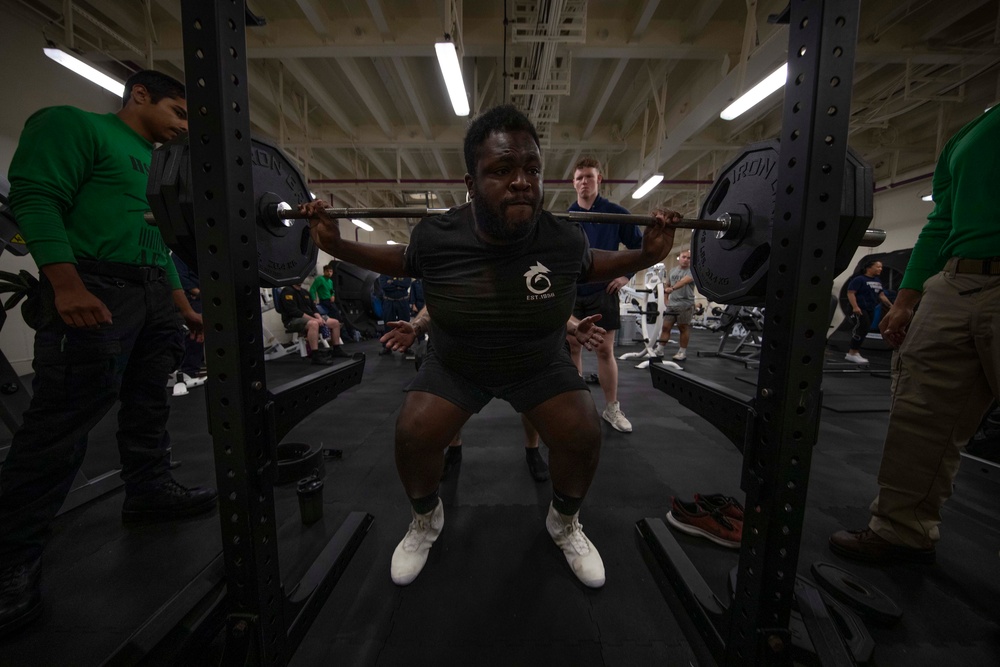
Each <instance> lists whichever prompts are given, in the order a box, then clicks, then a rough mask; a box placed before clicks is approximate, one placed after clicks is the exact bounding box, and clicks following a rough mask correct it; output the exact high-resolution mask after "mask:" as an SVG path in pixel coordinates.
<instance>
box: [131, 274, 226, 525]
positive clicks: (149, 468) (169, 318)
mask: <svg viewBox="0 0 1000 667" xmlns="http://www.w3.org/2000/svg"><path fill="white" fill-rule="evenodd" d="M145 289H146V292H147V300H146V302H147V303H149V304H151V305H150V306H149V308H148V309H146V310H145V321H144V322H142V323H141V324H140V327H141V328H139V330H138V332H137V335H136V337H135V339H134V342H133V346H132V348H131V350H128V351H127V358H126V360H125V370H124V373H123V376H122V385H121V392H120V399H121V410H119V412H118V451H119V452H120V454H121V460H122V474H121V475H122V481H123V482H125V503H124V505H123V507H122V518H123V520H125V521H126V522H134V521H164V520H173V519H179V518H183V517H188V516H194V515H197V514H202V513H205V512H210V511H211V510H212V509H213V508H214V507H215V498H216V493H215V490H214V489H206V488H193V489H187V488H185V487H183V486H181V485H180V484H177V483H176V482H175V481H174V480H173V478H172V477H171V476H170V472H169V468H170V451H169V448H170V435H169V434H168V433H167V419H168V417H169V416H170V404H169V402H168V401H169V394H168V392H167V390H166V381H167V376H168V375H169V374H170V370H171V369H172V368H173V367H174V366H175V365H176V363H177V360H178V359H179V358H180V355H181V353H182V349H183V343H182V340H183V338H182V333H181V330H180V326H179V318H178V316H177V314H176V311H175V310H174V309H173V308H172V307H171V306H172V302H171V300H170V290H169V286H168V285H167V284H166V283H165V282H153V283H147V284H146V286H145ZM153 304H159V307H157V306H156V305H153Z"/></svg>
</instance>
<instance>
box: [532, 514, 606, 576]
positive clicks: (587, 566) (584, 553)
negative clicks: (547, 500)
mask: <svg viewBox="0 0 1000 667" xmlns="http://www.w3.org/2000/svg"><path fill="white" fill-rule="evenodd" d="M579 516H580V513H579V512H577V513H576V514H574V515H573V516H572V517H568V516H564V515H562V514H560V513H559V512H557V511H556V509H555V508H554V507H552V505H551V504H550V505H549V514H548V516H546V517H545V528H546V530H548V531H549V535H551V536H552V541H553V542H555V543H556V546H557V547H559V548H560V549H562V552H563V555H564V556H566V562H567V563H569V567H570V569H571V570H573V574H575V575H576V578H577V579H579V580H580V581H581V582H583V585H584V586H589V587H590V588H600V587H601V586H603V585H604V561H603V560H601V554H599V553H597V547H595V546H594V543H593V542H591V541H590V540H589V539H587V536H586V535H584V534H583V526H581V525H580V521H579V519H578V517H579Z"/></svg>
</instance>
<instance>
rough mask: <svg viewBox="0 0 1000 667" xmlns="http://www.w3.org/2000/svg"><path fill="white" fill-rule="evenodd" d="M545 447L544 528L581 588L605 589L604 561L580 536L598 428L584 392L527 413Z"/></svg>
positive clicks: (598, 439) (597, 450)
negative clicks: (547, 492) (548, 500)
mask: <svg viewBox="0 0 1000 667" xmlns="http://www.w3.org/2000/svg"><path fill="white" fill-rule="evenodd" d="M525 416H526V417H527V418H528V420H529V421H530V422H531V423H532V424H533V425H534V426H535V428H536V429H537V430H538V434H539V435H540V436H541V438H542V439H543V440H545V442H546V444H547V445H548V446H549V466H550V472H551V476H552V506H551V507H550V508H549V514H548V516H547V517H546V521H545V525H546V528H547V529H548V531H549V535H551V536H552V539H553V540H554V541H555V543H556V544H557V545H558V546H559V547H560V548H561V549H562V551H563V554H564V555H565V556H566V561H567V562H568V563H569V565H570V568H571V569H572V570H573V573H574V574H575V575H576V576H577V578H579V579H580V581H581V582H583V583H584V584H585V585H587V586H589V587H591V588H600V587H601V586H603V585H604V579H605V577H604V562H603V561H602V560H601V555H600V554H599V553H598V552H597V549H596V548H595V547H594V545H593V543H592V542H591V541H590V540H589V539H588V538H587V536H586V535H584V533H583V528H582V526H581V525H580V522H579V520H578V515H579V512H580V506H581V505H582V504H583V500H584V498H585V497H586V495H587V490H588V489H589V488H590V484H591V482H592V481H593V479H594V473H595V472H596V471H597V463H598V461H599V459H600V452H601V425H600V421H599V420H598V417H597V410H596V409H595V408H594V401H593V400H592V399H591V397H590V393H589V392H587V391H568V392H564V393H562V394H558V395H557V396H554V397H552V398H550V399H548V400H546V401H544V402H543V403H541V404H540V405H538V406H536V407H534V408H532V409H531V410H528V411H527V412H526V413H525Z"/></svg>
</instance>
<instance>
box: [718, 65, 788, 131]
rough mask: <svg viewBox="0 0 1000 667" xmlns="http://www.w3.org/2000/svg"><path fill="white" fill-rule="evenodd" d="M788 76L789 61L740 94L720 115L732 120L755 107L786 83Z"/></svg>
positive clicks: (724, 118) (723, 118)
mask: <svg viewBox="0 0 1000 667" xmlns="http://www.w3.org/2000/svg"><path fill="white" fill-rule="evenodd" d="M787 76H788V63H785V64H784V65H782V66H781V67H779V68H778V69H776V70H774V71H773V72H771V73H770V74H768V75H767V77H766V78H765V79H764V80H763V81H761V82H760V83H758V84H757V85H756V86H754V87H753V88H751V89H750V90H748V91H747V92H745V93H743V94H742V95H740V97H739V99H737V100H736V101H735V102H733V103H732V104H730V105H729V106H728V107H726V108H725V109H723V110H722V113H720V114H719V117H720V118H722V120H732V119H734V118H736V117H737V116H739V115H740V114H742V113H744V112H745V111H748V110H749V109H751V108H753V107H754V106H755V105H756V104H757V103H758V102H760V101H761V100H763V99H764V98H765V97H767V96H768V95H770V94H771V93H773V92H774V91H776V90H778V89H779V88H781V87H782V86H783V85H785V78H786V77H787Z"/></svg>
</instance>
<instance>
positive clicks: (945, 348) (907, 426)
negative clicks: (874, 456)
mask: <svg viewBox="0 0 1000 667" xmlns="http://www.w3.org/2000/svg"><path fill="white" fill-rule="evenodd" d="M954 263H955V260H954V259H952V260H950V261H949V262H948V264H947V265H946V266H945V270H944V271H942V272H941V273H939V274H937V275H936V276H934V277H932V278H930V279H929V280H928V281H927V282H926V283H925V284H924V294H923V297H922V299H921V301H920V308H919V309H918V310H917V313H916V315H915V316H914V318H913V322H911V324H910V328H909V331H908V333H907V334H906V340H905V341H904V342H903V345H902V347H901V348H900V349H899V351H898V352H897V353H895V354H894V355H893V381H892V408H891V412H890V414H889V432H888V434H887V435H886V439H885V447H884V450H883V453H882V466H881V468H880V470H879V475H878V484H879V493H878V497H876V498H875V500H874V501H873V502H872V504H871V512H872V518H871V521H870V522H869V527H870V528H871V529H872V530H873V531H875V532H876V533H877V534H878V535H880V536H881V537H884V538H885V539H887V540H889V541H890V542H892V543H894V544H900V545H904V546H910V547H917V548H922V549H923V548H929V547H931V546H933V545H934V543H935V542H936V541H937V540H938V539H940V531H939V529H938V526H939V525H940V523H941V506H942V505H943V504H944V501H945V500H947V499H948V497H949V496H951V493H952V484H953V482H954V480H955V475H956V474H957V473H958V466H959V462H960V459H961V456H960V452H961V449H962V448H963V447H965V445H966V444H967V443H968V441H969V438H971V437H972V435H973V434H974V433H975V432H976V429H977V428H978V427H979V424H980V422H981V421H982V419H983V416H984V415H985V413H986V410H987V409H989V407H990V405H991V403H992V401H993V399H994V397H998V396H1000V384H998V378H1000V338H998V337H997V331H998V328H1000V326H998V324H1000V277H997V276H980V275H971V274H955V273H953V272H952V270H953V267H954Z"/></svg>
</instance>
